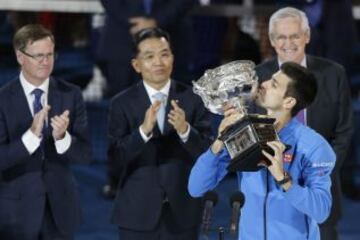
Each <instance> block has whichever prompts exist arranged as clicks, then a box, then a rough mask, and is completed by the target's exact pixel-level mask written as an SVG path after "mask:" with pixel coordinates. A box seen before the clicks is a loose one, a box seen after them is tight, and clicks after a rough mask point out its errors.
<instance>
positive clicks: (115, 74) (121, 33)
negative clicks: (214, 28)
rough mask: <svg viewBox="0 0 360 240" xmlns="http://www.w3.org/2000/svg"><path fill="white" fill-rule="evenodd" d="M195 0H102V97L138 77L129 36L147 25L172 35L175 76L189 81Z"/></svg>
mask: <svg viewBox="0 0 360 240" xmlns="http://www.w3.org/2000/svg"><path fill="white" fill-rule="evenodd" d="M193 2H194V0H101V3H102V5H103V7H104V9H105V13H106V20H105V25H104V28H103V31H102V35H101V37H100V41H99V47H98V54H97V55H98V58H99V65H100V66H101V69H102V70H103V73H104V75H105V77H106V79H107V88H106V89H107V90H106V92H105V96H106V97H107V98H111V97H113V96H114V95H115V94H117V93H119V92H121V91H123V90H124V89H126V88H128V87H129V86H131V85H132V84H135V83H136V82H138V81H139V80H140V79H139V77H138V75H137V74H136V72H135V71H134V69H133V68H132V66H131V64H130V62H131V59H132V37H133V36H134V34H135V33H137V32H138V31H140V30H142V29H145V28H149V27H156V26H158V27H161V28H162V29H164V30H166V31H168V32H169V33H170V35H171V36H172V47H173V49H172V50H173V52H174V55H175V56H176V62H175V64H174V65H175V66H174V71H173V77H174V79H181V81H183V82H189V79H188V78H189V77H188V76H186V75H188V65H189V63H188V62H189V59H190V55H191V44H189V43H190V42H191V39H192V38H191V32H192V31H191V27H192V25H191V21H190V18H189V17H187V11H188V10H189V9H190V8H191V6H192V5H193ZM112 156H113V154H112V149H109V153H108V164H109V166H108V177H109V183H108V184H107V185H105V186H104V194H105V196H108V197H114V194H115V191H116V188H117V182H118V181H119V178H118V176H117V175H116V171H113V170H114V168H115V167H113V162H114V161H115V160H114V159H113V158H112Z"/></svg>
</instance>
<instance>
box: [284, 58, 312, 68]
mask: <svg viewBox="0 0 360 240" xmlns="http://www.w3.org/2000/svg"><path fill="white" fill-rule="evenodd" d="M283 63H284V62H282V61H280V59H279V58H278V64H279V66H281V65H282V64H283ZM300 65H301V66H303V67H305V68H306V67H307V61H306V55H305V56H304V58H303V60H302V61H301V63H300Z"/></svg>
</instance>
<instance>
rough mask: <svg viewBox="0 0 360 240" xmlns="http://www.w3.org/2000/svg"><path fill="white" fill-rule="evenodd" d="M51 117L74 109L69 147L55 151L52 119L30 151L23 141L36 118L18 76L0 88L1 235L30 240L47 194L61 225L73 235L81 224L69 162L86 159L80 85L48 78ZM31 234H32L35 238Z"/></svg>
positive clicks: (41, 214)
mask: <svg viewBox="0 0 360 240" xmlns="http://www.w3.org/2000/svg"><path fill="white" fill-rule="evenodd" d="M48 104H49V105H50V106H51V110H50V112H49V118H48V119H50V118H51V117H52V116H54V115H59V114H61V113H62V112H63V111H64V110H66V109H68V110H69V111H70V116H69V117H70V124H69V127H68V132H69V133H70V135H71V139H72V140H71V145H70V148H69V149H68V150H67V151H66V152H65V153H64V154H61V155H59V154H57V152H56V149H55V145H54V140H53V137H52V134H51V133H52V127H51V125H50V124H48V126H47V127H46V128H45V131H44V134H43V140H42V143H41V146H40V147H39V148H38V149H37V150H36V151H35V152H34V153H33V154H31V155H30V154H29V152H28V151H27V149H26V148H25V146H24V144H23V142H22V141H21V137H22V135H23V134H24V133H25V132H26V131H27V130H28V129H29V128H30V126H31V124H32V121H33V117H32V114H31V111H30V109H29V105H28V102H27V100H26V96H25V93H24V90H23V88H22V86H21V84H20V80H19V79H16V80H13V81H11V82H9V83H8V84H7V85H5V86H4V87H2V88H1V90H0V156H1V157H0V238H1V239H12V240H24V239H30V238H31V236H32V237H33V236H34V235H35V234H36V233H38V232H39V229H40V227H41V224H42V219H43V216H44V208H45V199H46V197H47V198H48V200H49V203H50V207H51V210H52V214H53V217H54V220H55V223H56V225H57V226H58V228H59V230H60V231H62V232H65V233H68V234H70V235H71V234H72V233H73V232H74V230H75V229H76V228H77V227H78V226H79V223H80V206H79V199H78V193H77V190H76V184H75V181H74V178H73V175H72V173H71V169H70V163H71V162H74V161H76V162H87V161H88V160H89V159H90V157H89V155H90V148H89V145H88V143H87V140H88V139H89V138H88V136H87V118H86V112H85V106H84V103H83V101H82V97H81V92H80V91H79V89H78V88H76V87H74V86H72V85H70V84H68V83H65V82H62V81H57V80H55V79H52V78H51V79H50V83H49V93H48ZM31 239H33V238H31Z"/></svg>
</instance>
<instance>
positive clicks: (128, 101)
mask: <svg viewBox="0 0 360 240" xmlns="http://www.w3.org/2000/svg"><path fill="white" fill-rule="evenodd" d="M131 63H132V66H133V67H134V69H135V71H136V72H137V73H139V74H141V77H142V79H143V81H142V82H139V83H137V84H135V85H134V86H132V87H130V88H128V89H126V90H125V91H123V92H121V93H119V94H118V95H116V96H115V97H114V98H113V100H112V101H111V105H110V110H109V115H110V117H109V137H110V147H111V148H112V149H113V151H114V158H115V159H114V160H115V162H114V167H115V166H116V167H117V168H116V170H117V172H116V173H117V175H118V176H119V179H120V180H119V186H118V190H117V195H116V198H115V201H114V210H113V217H112V221H113V223H115V224H116V225H118V226H119V230H120V239H121V240H145V239H146V240H175V239H176V240H194V239H198V238H197V233H198V231H197V230H198V225H199V222H200V212H201V208H200V201H199V200H198V199H194V198H192V197H191V196H190V195H189V193H188V192H187V190H186V186H187V180H188V177H189V174H190V169H191V167H192V165H193V163H194V161H195V159H196V158H197V157H198V156H199V155H200V154H201V152H203V151H204V150H205V149H206V148H207V147H208V145H209V143H210V141H209V140H208V136H209V134H210V120H209V114H208V112H207V111H206V110H205V108H204V105H203V103H202V101H201V99H200V98H199V97H198V96H197V95H195V94H194V93H193V92H192V90H191V88H189V87H187V86H186V85H184V84H181V83H179V82H176V81H174V80H172V79H171V73H172V69H173V63H174V56H173V53H172V51H171V47H170V42H169V36H168V34H167V33H166V32H165V31H163V30H161V29H159V28H149V29H144V30H142V31H140V32H138V33H137V34H135V36H134V57H133V59H132V61H131Z"/></svg>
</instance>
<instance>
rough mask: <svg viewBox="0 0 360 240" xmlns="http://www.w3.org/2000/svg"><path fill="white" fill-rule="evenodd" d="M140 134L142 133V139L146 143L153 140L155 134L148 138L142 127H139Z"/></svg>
mask: <svg viewBox="0 0 360 240" xmlns="http://www.w3.org/2000/svg"><path fill="white" fill-rule="evenodd" d="M139 132H140V135H141V138H142V139H143V140H144V142H145V143H147V142H148V141H149V140H150V138H152V136H153V134H152V133H151V134H150V136H147V135H146V134H145V133H144V132H143V131H142V130H141V127H139Z"/></svg>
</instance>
